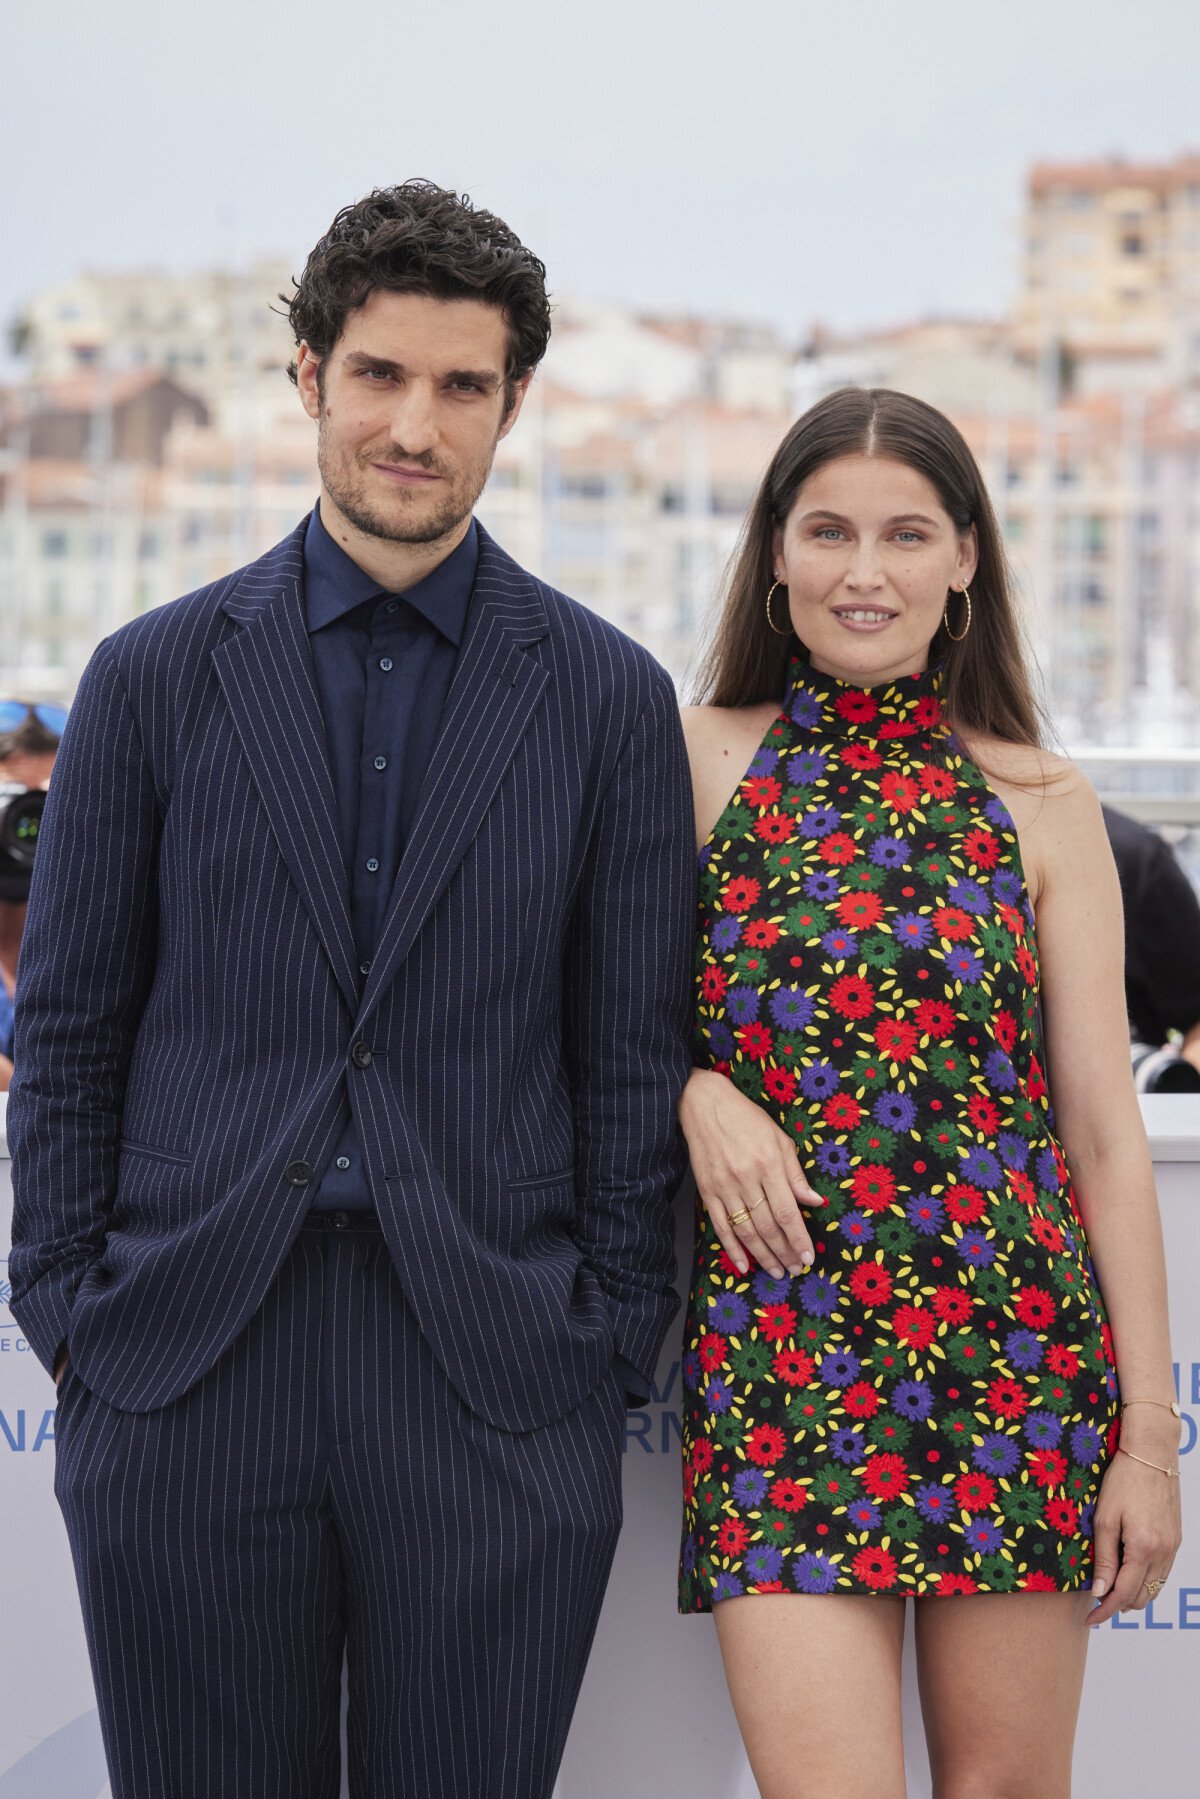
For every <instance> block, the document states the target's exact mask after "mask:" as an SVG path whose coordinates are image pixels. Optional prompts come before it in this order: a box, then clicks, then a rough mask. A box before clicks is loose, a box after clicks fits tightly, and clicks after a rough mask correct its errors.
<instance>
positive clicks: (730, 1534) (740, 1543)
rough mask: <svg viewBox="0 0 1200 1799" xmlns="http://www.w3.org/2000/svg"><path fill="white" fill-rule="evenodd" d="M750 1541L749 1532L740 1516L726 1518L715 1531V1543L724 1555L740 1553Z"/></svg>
mask: <svg viewBox="0 0 1200 1799" xmlns="http://www.w3.org/2000/svg"><path fill="white" fill-rule="evenodd" d="M749 1541H750V1532H749V1529H748V1528H747V1526H746V1525H744V1524H743V1523H742V1521H741V1519H740V1518H726V1519H725V1521H724V1523H723V1524H722V1525H721V1528H720V1530H719V1531H718V1532H717V1544H718V1547H719V1548H720V1549H721V1551H722V1553H723V1554H725V1555H741V1553H742V1551H743V1549H745V1547H746V1545H747V1543H748V1542H749Z"/></svg>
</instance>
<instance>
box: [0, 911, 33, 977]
mask: <svg viewBox="0 0 1200 1799" xmlns="http://www.w3.org/2000/svg"><path fill="white" fill-rule="evenodd" d="M26 910H27V908H26V906H25V903H24V901H21V902H20V903H18V904H14V903H13V902H12V901H10V900H0V968H3V969H5V970H6V971H7V972H8V973H9V974H10V975H12V974H15V973H16V968H17V951H18V950H19V949H20V947H21V934H22V932H23V931H24V929H25V913H26Z"/></svg>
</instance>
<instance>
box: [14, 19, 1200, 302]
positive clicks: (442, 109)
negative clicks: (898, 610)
mask: <svg viewBox="0 0 1200 1799" xmlns="http://www.w3.org/2000/svg"><path fill="white" fill-rule="evenodd" d="M0 67H2V68H3V70H4V83H3V105H2V106H0V171H3V173H2V174H0V230H2V233H3V236H2V240H0V241H2V242H3V245H4V251H5V253H4V255H3V257H0V324H3V325H7V323H8V321H10V320H11V319H12V318H13V316H14V315H15V314H16V313H17V312H18V310H19V307H20V304H21V302H22V300H23V298H24V297H25V296H27V295H28V294H30V293H32V292H33V291H35V290H36V289H37V288H39V287H41V286H44V285H46V284H48V283H52V282H55V281H58V280H62V279H65V278H68V277H70V276H71V275H73V274H75V273H77V272H79V271H80V270H81V269H84V268H88V267H95V268H115V267H130V266H144V265H158V266H163V267H168V268H174V269H186V268H192V267H200V266H205V265H209V264H212V263H234V264H240V263H245V262H246V261H248V260H249V259H250V257H251V256H252V255H254V254H255V253H256V252H278V253H281V254H283V255H285V256H287V257H288V258H289V259H290V260H291V261H292V262H293V265H294V266H295V267H297V268H298V267H299V265H300V263H301V262H302V261H303V257H304V255H305V253H306V251H307V250H308V248H309V247H310V246H311V244H312V243H313V242H314V241H315V240H316V238H318V237H319V236H320V235H321V233H322V231H323V230H324V229H325V227H326V226H327V224H328V223H329V220H330V219H331V218H332V216H333V214H334V213H335V212H336V211H337V209H338V207H339V206H341V205H343V204H345V203H346V202H347V201H349V200H351V199H353V198H355V197H357V196H358V195H359V194H361V193H363V192H365V191H367V190H368V189H369V188H370V187H372V186H376V185H381V184H386V183H389V182H392V181H396V180H400V179H403V178H404V177H405V176H408V175H426V176H430V177H432V178H434V179H435V180H438V181H440V182H442V183H443V184H445V185H446V186H453V187H457V188H459V189H460V190H464V189H465V190H466V191H468V192H469V193H470V194H471V195H472V197H473V198H474V199H475V200H477V201H478V202H480V203H481V204H484V205H487V206H488V207H490V208H491V209H492V210H493V211H495V212H498V213H500V214H501V215H502V216H503V217H504V218H505V219H507V221H508V223H509V224H510V225H511V226H512V227H513V228H514V229H515V230H517V231H518V232H519V233H520V235H521V236H522V237H523V238H524V239H525V241H526V242H527V243H529V244H530V245H531V246H532V247H533V248H534V249H535V250H536V251H537V252H538V253H539V254H540V255H541V256H542V257H543V259H544V261H545V262H546V264H547V266H548V270H549V281H550V287H551V290H552V292H554V293H559V294H563V295H567V294H570V295H579V296H588V297H595V298H602V299H615V300H621V301H627V302H631V303H633V304H635V305H640V306H645V307H648V308H671V309H684V310H694V311H698V312H723V313H730V314H737V315H744V316H747V317H750V318H759V319H763V320H767V321H770V322H772V323H775V324H777V325H779V326H781V327H783V328H784V329H785V330H786V331H788V332H789V333H794V334H798V333H800V332H802V331H803V330H805V329H806V327H807V326H808V325H809V324H810V323H811V322H812V321H813V320H815V319H820V320H821V321H823V322H825V323H827V324H829V325H832V326H834V327H837V328H845V327H851V326H857V325H863V324H873V323H887V322H893V321H899V320H901V319H904V318H909V317H914V316H919V315H927V314H930V313H940V314H950V313H969V314H978V315H994V314H997V313H1000V312H1002V311H1004V310H1005V308H1006V307H1007V305H1008V304H1009V302H1010V300H1011V297H1012V294H1013V291H1014V288H1015V284H1016V276H1017V267H1018V250H1019V243H1018V235H1019V234H1018V228H1017V227H1018V221H1019V218H1020V212H1021V206H1022V195H1023V188H1024V180H1025V175H1026V171H1027V169H1028V166H1029V165H1030V163H1031V162H1033V161H1034V160H1037V159H1039V158H1040V159H1046V158H1049V159H1061V158H1076V157H1092V156H1096V155H1103V154H1108V153H1112V152H1117V153H1123V154H1125V155H1127V156H1129V157H1146V156H1151V157H1166V156H1173V155H1176V154H1178V153H1179V152H1180V151H1181V150H1184V149H1191V148H1195V149H1200V107H1198V103H1197V98H1196V96H1197V92H1198V87H1200V84H1198V77H1200V7H1198V6H1197V5H1196V0H1138V4H1137V5H1136V6H1134V5H1131V4H1130V3H1129V0H1011V3H1010V4H1008V5H1004V6H998V5H996V4H984V3H983V0H958V3H957V4H953V3H952V0H903V3H901V0H895V3H894V4H889V3H888V0H840V3H835V4H829V3H828V0H826V4H824V5H819V6H818V5H815V4H811V3H810V0H742V3H741V4H740V5H737V6H735V5H731V4H725V5H718V4H716V3H715V0H692V3H691V4H690V5H684V4H680V3H679V0H607V4H605V5H604V6H603V7H599V6H595V5H589V4H586V3H581V0H574V3H570V0H553V3H551V0H428V3H426V4H424V5H420V6H415V5H405V4H404V3H403V0H400V3H399V4H396V3H394V0H393V4H390V5H384V4H382V3H381V0H360V3H358V4H355V3H354V0H345V3H344V4H343V5H341V6H335V5H334V4H332V3H331V0H326V3H325V5H324V6H318V5H316V4H313V3H312V0H294V3H293V4H291V5H288V6H283V5H280V4H278V3H277V0H205V4H204V5H203V6H196V7H191V8H188V9H182V8H178V7H173V6H164V5H163V4H162V0H154V4H151V3H150V0H105V4H104V5H103V6H97V5H95V4H94V0H90V3H89V4H86V5H85V4H83V3H82V0H57V3H56V4H55V5H54V6H47V5H41V6H35V5H30V4H28V3H26V4H24V5H20V4H19V3H18V0H8V4H7V6H3V7H0Z"/></svg>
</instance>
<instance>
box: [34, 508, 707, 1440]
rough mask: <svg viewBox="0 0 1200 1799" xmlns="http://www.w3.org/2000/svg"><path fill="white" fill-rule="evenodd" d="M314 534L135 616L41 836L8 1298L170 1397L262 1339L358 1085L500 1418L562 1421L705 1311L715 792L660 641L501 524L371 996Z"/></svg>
mask: <svg viewBox="0 0 1200 1799" xmlns="http://www.w3.org/2000/svg"><path fill="white" fill-rule="evenodd" d="M302 542H303V527H301V528H300V529H298V530H297V531H295V532H294V533H293V534H292V535H291V536H290V537H289V538H287V539H286V540H285V541H284V542H283V543H282V544H280V545H279V546H278V547H277V548H275V549H274V550H271V551H270V552H269V553H268V554H267V555H266V556H264V557H262V558H261V560H259V561H258V562H255V563H253V564H251V565H250V566H249V567H248V568H246V569H243V570H241V571H240V572H239V573H237V574H234V575H232V576H230V577H229V578H228V579H226V580H224V581H221V582H218V583H217V584H216V585H214V586H212V587H208V588H205V589H203V590H201V591H200V592H197V593H194V594H191V595H188V596H187V597H185V598H184V599H181V600H177V601H175V602H173V603H172V604H171V605H168V606H165V607H162V608H160V609H158V610H156V611H153V612H150V613H147V614H145V615H143V616H142V617H140V618H137V619H135V620H133V621H132V622H131V623H130V624H127V625H125V626H123V627H122V628H121V629H120V630H119V631H117V632H115V633H114V634H113V635H112V636H111V637H109V638H107V639H105V640H104V641H103V642H102V643H101V644H100V645H99V647H98V648H97V650H96V652H95V654H94V655H93V657H92V659H91V661H90V662H89V664H88V667H87V669H86V671H85V673H84V675H83V678H82V680H81V683H80V687H79V691H78V694H77V696H76V699H75V702H74V705H73V706H72V709H71V714H70V718H69V721H68V724H67V728H66V733H65V736H64V738H63V741H62V746H61V749H60V751H59V755H58V760H57V763H56V766H55V771H54V778H53V781H52V782H51V787H50V793H49V797H48V801H47V805H46V810H45V814H44V818H43V824H42V832H41V837H40V840H39V844H38V853H37V858H36V864H35V870H34V878H33V889H32V893H31V896H30V902H29V912H28V919H27V926H26V933H25V939H24V943H23V945H22V952H21V958H20V970H19V980H18V991H17V1054H16V1062H17V1072H16V1077H15V1080H14V1082H13V1087H12V1092H11V1096H10V1100H9V1107H8V1130H9V1139H10V1145H11V1152H12V1165H13V1187H14V1214H13V1248H12V1256H11V1266H10V1272H11V1277H12V1285H13V1299H12V1309H13V1312H14V1313H15V1315H16V1317H17V1319H18V1322H19V1323H20V1325H21V1327H22V1329H23V1330H24V1331H25V1333H26V1335H27V1337H28V1339H29V1341H30V1343H31V1344H32V1346H33V1348H34V1350H35V1351H36V1352H37V1354H38V1355H39V1356H40V1358H41V1359H42V1361H43V1362H45V1363H46V1364H47V1365H49V1364H50V1363H51V1361H52V1359H53V1357H54V1355H55V1352H56V1350H57V1349H58V1348H59V1346H60V1345H61V1344H62V1342H63V1340H64V1339H68V1340H69V1344H70V1350H71V1357H72V1362H73V1365H74V1367H75V1368H76V1370H77V1372H78V1374H79V1375H80V1377H81V1379H82V1380H83V1382H84V1384H85V1385H86V1386H88V1387H90V1388H92V1389H93V1390H94V1391H96V1392H98V1393H99V1394H100V1395H101V1396H102V1397H103V1398H104V1399H106V1400H108V1401H109V1402H110V1403H111V1404H113V1405H116V1406H118V1407H121V1408H124V1409H126V1410H130V1411H149V1410H153V1409H154V1408H156V1407H158V1406H162V1405H164V1404H166V1403H167V1402H169V1401H170V1400H172V1399H173V1398H175V1397H176V1396H178V1395H179V1394H181V1393H183V1392H184V1391H185V1390H186V1389H187V1388H188V1387H189V1386H191V1385H192V1384H193V1383H194V1382H195V1381H197V1380H198V1379H199V1378H200V1377H201V1376H202V1375H203V1374H204V1373H206V1371H207V1370H208V1369H209V1368H211V1367H212V1365H213V1364H214V1363H215V1362H216V1360H217V1358H218V1357H219V1356H220V1355H221V1353H222V1351H223V1350H224V1349H226V1348H227V1347H228V1345H229V1344H230V1343H231V1342H232V1341H233V1339H234V1338H235V1337H236V1336H237V1334H238V1332H239V1331H241V1330H242V1328H243V1327H244V1325H245V1324H246V1322H247V1320H248V1319H250V1318H251V1317H252V1315H253V1314H254V1312H255V1311H256V1309H257V1308H258V1306H259V1305H260V1303H261V1301H262V1299H263V1296H264V1294H265V1292H266V1290H267V1287H268V1286H269V1284H270V1282H271V1280H272V1279H273V1277H274V1275H275V1273H276V1272H277V1270H278V1269H279V1267H280V1264H281V1263H282V1261H283V1259H284V1257H285V1255H286V1254H287V1251H288V1248H289V1246H290V1244H291V1242H292V1240H293V1238H294V1237H295V1235H296V1232H297V1230H298V1229H299V1227H300V1224H301V1222H302V1219H303V1217H304V1215H305V1213H306V1212H307V1211H308V1210H309V1207H310V1206H311V1204H312V1200H313V1195H314V1191H315V1177H316V1175H317V1174H318V1173H319V1171H320V1169H321V1168H322V1166H323V1165H324V1161H325V1159H326V1157H327V1155H328V1153H329V1151H330V1148H331V1146H332V1144H333V1142H334V1139H335V1135H336V1132H337V1128H338V1118H339V1108H340V1106H341V1105H342V1103H343V1094H344V1092H345V1090H346V1089H347V1088H348V1091H349V1095H350V1104H351V1106H352V1109H353V1112H354V1115H355V1118H356V1121H357V1125H358V1129H359V1135H360V1140H361V1143H362V1147H363V1155H364V1160H365V1164H366V1169H367V1174H368V1177H369V1180H370V1184H371V1188H372V1191H373V1192H374V1194H375V1196H376V1203H377V1208H378V1211H379V1215H380V1219H381V1222H382V1226H383V1230H384V1234H385V1236H386V1239H387V1243H388V1246H389V1249H390V1251H391V1254H392V1256H393V1259H394V1261H395V1265H396V1268H397V1271H398V1273H399V1277H400V1280H401V1282H402V1284H403V1287H404V1291H405V1294H406V1297H407V1299H408V1301H409V1303H410V1304H411V1306H412V1308H413V1310H414V1312H415V1314H416V1317H417V1319H418V1321H419V1324H420V1326H421V1328H422V1330H423V1331H424V1333H425V1335H426V1337H427V1338H428V1340H429V1342H430V1344H431V1346H432V1348H433V1350H434V1352H435V1354H436V1355H437V1357H438V1360H439V1361H440V1363H441V1365H442V1367H443V1368H444V1370H445V1372H446V1373H447V1375H448V1376H449V1378H450V1379H451V1381H452V1382H453V1383H454V1386H455V1387H456V1389H457V1391H458V1392H459V1394H460V1395H461V1397H462V1398H463V1400H464V1401H465V1402H466V1403H467V1405H468V1406H469V1407H471V1408H472V1409H473V1410H475V1411H476V1412H478V1413H479V1414H480V1415H482V1416H483V1417H484V1418H486V1419H487V1420H488V1421H489V1422H491V1423H493V1424H496V1425H500V1426H503V1427H506V1428H508V1429H515V1430H526V1429H532V1428H534V1427H536V1426H538V1425H539V1424H542V1423H544V1422H547V1421H548V1420H550V1419H552V1418H555V1417H558V1416H561V1415H562V1414H564V1413H565V1412H566V1411H567V1410H569V1409H570V1408H571V1407H572V1406H573V1405H575V1404H576V1403H577V1402H578V1401H579V1400H580V1399H581V1398H582V1397H583V1396H584V1394H586V1393H587V1392H588V1391H589V1390H590V1389H591V1388H592V1387H594V1386H595V1385H596V1384H597V1383H598V1382H599V1381H600V1380H601V1378H602V1377H603V1376H604V1375H605V1373H606V1371H607V1370H608V1369H609V1367H610V1366H611V1363H612V1361H613V1357H614V1355H618V1356H621V1357H622V1358H624V1359H625V1360H626V1361H627V1362H628V1363H630V1364H631V1365H632V1366H633V1367H634V1368H635V1369H637V1370H638V1371H640V1372H641V1373H642V1374H643V1375H644V1376H646V1377H648V1376H649V1375H650V1374H651V1373H652V1371H653V1367H654V1362H655V1357H656V1354H657V1351H658V1348H659V1344H660V1341H661V1338H662V1336H663V1333H664V1331H665V1328H666V1325H667V1323H668V1321H669V1319H670V1316H671V1313H672V1311H673V1310H674V1307H675V1303H676V1302H675V1299H674V1295H673V1293H672V1291H671V1287H670V1278H671V1273H672V1266H673V1255H672V1241H671V1221H670V1206H669V1201H670V1196H671V1193H672V1191H673V1189H674V1187H675V1186H676V1184H677V1182H678V1181H679V1179H680V1177H681V1174H682V1171H683V1166H684V1155H683V1150H682V1144H681V1139H680V1136H679V1133H678V1130H677V1126H676V1122H675V1116H674V1107H675V1101H676V1099H677V1096H678V1094H679V1091H680V1089H681V1088H682V1086H683V1083H684V1081H685V1079H686V1077H687V1073H688V1070H689V1067H690V1063H691V1056H690V1053H689V1028H688V1014H689V992H690V982H689V967H690V959H691V945H692V940H693V926H694V905H695V857H694V854H693V840H692V818H691V804H690V787H689V781H688V773H687V764H686V757H685V752H684V747H683V741H682V733H681V729H680V725H679V719H678V714H677V711H676V705H675V698H674V693H673V690H672V687H671V684H670V681H669V679H668V677H667V676H666V674H665V673H664V671H663V670H662V669H661V668H660V667H659V666H658V664H657V663H656V662H655V661H654V660H653V658H652V657H650V656H649V655H648V654H647V653H646V652H645V651H644V650H642V649H641V648H639V647H638V646H637V645H636V644H634V643H632V642H630V641H629V640H628V639H627V638H625V637H624V636H622V635H621V634H620V633H619V632H618V631H616V630H614V629H613V628H612V627H611V626H609V625H607V624H605V623H604V622H603V621H602V620H601V619H599V618H597V617H595V616H594V615H593V614H592V613H590V612H588V611H587V610H586V609H585V608H584V607H582V606H580V605H578V604H576V603H575V602H573V601H571V600H569V599H567V598H565V597H564V596H563V595H562V594H559V593H556V592H554V591H553V590H552V589H550V588H548V587H546V586H545V585H544V584H543V583H541V582H539V581H537V580H535V579H534V578H533V577H532V576H530V575H528V574H526V573H525V572H524V571H523V570H522V569H520V568H519V567H518V566H517V565H516V563H514V562H513V561H512V560H511V558H510V557H508V556H506V555H505V554H504V552H503V551H502V550H501V549H500V548H499V547H498V546H497V545H496V544H495V543H494V542H493V541H492V540H491V539H490V538H489V537H488V536H487V534H486V533H485V532H483V531H481V532H480V553H479V569H478V576H477V581H476V589H475V598H474V602H473V605H472V610H471V615H470V619H469V622H468V626H467V632H466V635H465V637H464V640H463V643H462V646H461V649H460V651H459V657H458V662H457V665H456V669H455V674H454V679H453V683H452V685H451V689H450V692H449V695H448V698H447V702H446V709H445V713H444V715H443V720H442V726H441V731H440V735H439V738H438V741H437V745H436V748H435V751H434V755H433V760H432V763H431V765H430V768H429V771H428V775H427V778H426V781H425V785H424V788H423V792H422V798H421V801H420V805H419V808H418V812H417V816H416V819H415V821H414V825H413V829H412V833H411V835H410V838H409V840H408V843H407V845H406V848H405V852H404V855H403V858H402V860H401V864H400V868H399V873H398V875H397V878H396V884H395V888H394V890H393V893H392V898H391V904H390V908H389V911H388V914H387V918H386V921H385V924H384V927H383V931H382V935H381V938H380V942H379V946H378V950H377V953H376V955H375V958H374V961H373V963H372V965H371V968H370V972H369V974H368V975H367V976H366V978H365V980H364V979H362V978H361V977H360V975H359V972H358V970H357V968H356V966H355V961H354V947H353V941H352V937H351V927H350V917H349V910H348V901H347V893H346V877H345V870H344V865H343V862H342V858H341V855H340V853H339V849H338V842H337V833H336V828H335V817H334V800H333V788H332V782H331V777H330V772H329V767H328V761H327V755H326V749H325V741H324V736H323V731H322V725H321V718H320V712H319V707H318V698H317V692H316V686H315V682H314V678H313V671H312V663H311V657H310V652H309V647H308V641H307V634H306V631H305V620H304V592H303V572H302Z"/></svg>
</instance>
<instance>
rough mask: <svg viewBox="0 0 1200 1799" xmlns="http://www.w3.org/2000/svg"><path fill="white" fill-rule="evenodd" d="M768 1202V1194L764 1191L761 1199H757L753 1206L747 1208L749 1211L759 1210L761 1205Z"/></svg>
mask: <svg viewBox="0 0 1200 1799" xmlns="http://www.w3.org/2000/svg"><path fill="white" fill-rule="evenodd" d="M766 1203H767V1196H766V1194H765V1193H764V1194H763V1196H762V1198H761V1199H756V1200H755V1202H754V1204H753V1205H752V1206H747V1207H746V1210H747V1211H748V1212H757V1210H758V1208H759V1206H765V1205H766Z"/></svg>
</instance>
